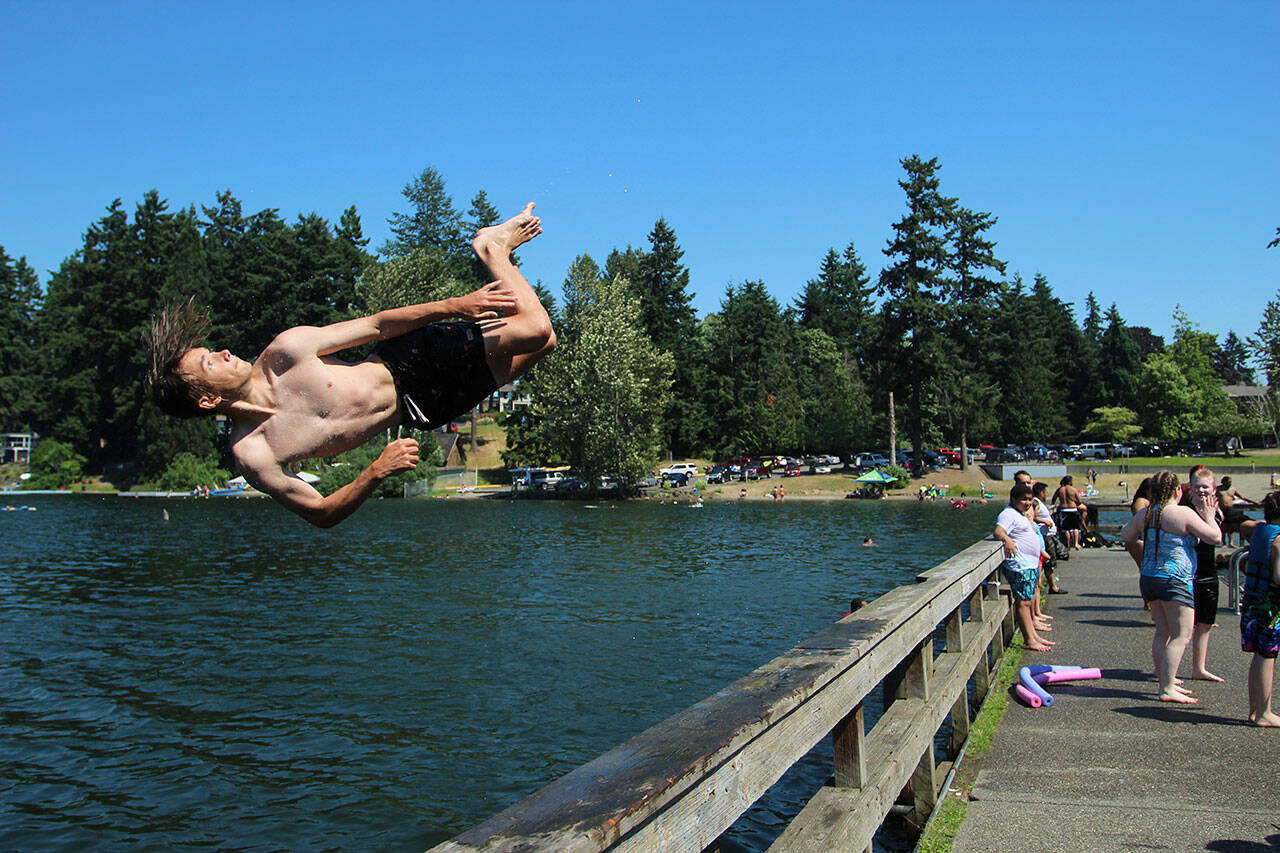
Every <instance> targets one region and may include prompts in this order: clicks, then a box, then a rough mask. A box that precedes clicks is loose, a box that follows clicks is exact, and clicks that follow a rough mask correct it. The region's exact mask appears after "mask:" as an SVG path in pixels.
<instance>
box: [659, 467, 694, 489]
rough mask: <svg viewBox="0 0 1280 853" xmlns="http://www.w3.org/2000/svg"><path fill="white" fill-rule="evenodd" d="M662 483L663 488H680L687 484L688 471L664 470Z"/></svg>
mask: <svg viewBox="0 0 1280 853" xmlns="http://www.w3.org/2000/svg"><path fill="white" fill-rule="evenodd" d="M662 485H663V487H664V488H672V489H675V488H680V487H682V486H687V485H689V472H688V471H664V472H663V473H662Z"/></svg>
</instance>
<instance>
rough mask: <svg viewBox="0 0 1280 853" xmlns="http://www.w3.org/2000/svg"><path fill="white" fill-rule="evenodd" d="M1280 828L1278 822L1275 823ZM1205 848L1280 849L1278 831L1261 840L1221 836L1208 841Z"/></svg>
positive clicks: (1235, 852)
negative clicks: (1244, 839)
mask: <svg viewBox="0 0 1280 853" xmlns="http://www.w3.org/2000/svg"><path fill="white" fill-rule="evenodd" d="M1276 828H1277V829H1280V824H1277V825H1276ZM1204 849H1205V850H1213V851H1221V853H1275V851H1276V850H1280V832H1277V833H1273V834H1272V835H1268V836H1267V837H1266V838H1264V839H1263V840H1262V841H1243V840H1241V839H1238V838H1231V839H1228V838H1223V839H1221V840H1219V841H1210V842H1209V843H1208V844H1206V845H1205V846H1204Z"/></svg>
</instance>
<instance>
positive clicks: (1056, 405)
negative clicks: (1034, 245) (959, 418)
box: [991, 276, 1080, 443]
mask: <svg viewBox="0 0 1280 853" xmlns="http://www.w3.org/2000/svg"><path fill="white" fill-rule="evenodd" d="M1064 315H1066V316H1067V318H1068V322H1066V323H1065V324H1064V322H1063V316H1064ZM1064 325H1065V326H1066V327H1067V328H1068V329H1069V330H1070V331H1072V332H1074V333H1075V334H1076V335H1079V333H1080V332H1079V329H1077V328H1076V325H1075V321H1074V319H1073V318H1071V317H1070V309H1068V308H1067V307H1066V306H1065V305H1064V304H1063V303H1062V302H1061V301H1060V300H1058V299H1056V298H1055V297H1054V296H1053V292H1052V289H1051V288H1050V287H1049V283H1048V281H1047V280H1046V279H1045V278H1044V277H1043V276H1037V277H1036V282H1035V285H1034V286H1033V289H1032V291H1031V292H1030V293H1028V292H1027V291H1026V290H1025V289H1024V287H1023V284H1022V279H1021V277H1020V276H1014V278H1013V280H1012V281H1011V282H1010V284H1009V286H1008V287H1006V288H1005V289H1004V290H1003V292H1002V294H1001V297H1000V303H999V307H998V308H997V310H996V318H995V323H994V329H993V333H992V337H991V352H992V353H993V355H994V358H993V367H994V369H993V372H992V375H993V376H994V378H995V379H996V381H997V383H998V388H999V397H998V399H999V407H998V409H997V415H998V422H999V427H998V429H997V431H998V433H999V436H1000V439H1001V440H1002V441H1015V442H1019V443H1025V442H1028V441H1043V440H1045V437H1046V436H1048V437H1051V438H1059V437H1063V436H1065V435H1066V434H1067V433H1069V432H1073V431H1074V430H1072V428H1071V425H1070V422H1069V421H1068V420H1067V416H1066V412H1065V411H1064V409H1063V405H1062V400H1061V397H1062V391H1061V387H1062V382H1061V379H1060V378H1059V376H1058V375H1057V373H1056V371H1055V366H1054V364H1055V363H1054V362H1053V361H1052V360H1051V359H1050V358H1047V357H1044V356H1043V355H1042V354H1041V350H1044V351H1045V352H1054V350H1053V349H1052V346H1053V343H1054V342H1055V339H1056V338H1058V337H1060V334H1059V335H1055V334H1054V333H1055V330H1059V331H1060V330H1061V329H1062V327H1063V326H1064Z"/></svg>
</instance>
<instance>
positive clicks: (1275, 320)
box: [1249, 291, 1280, 388]
mask: <svg viewBox="0 0 1280 853" xmlns="http://www.w3.org/2000/svg"><path fill="white" fill-rule="evenodd" d="M1249 347H1250V348H1251V349H1252V350H1253V357H1254V359H1255V361H1256V362H1257V364H1258V367H1259V368H1261V370H1262V373H1263V375H1264V376H1266V377H1267V384H1268V385H1269V386H1271V387H1272V388H1277V387H1280V291H1277V293H1276V297H1275V298H1274V299H1272V300H1271V301H1270V302H1268V303H1267V304H1266V306H1265V307H1264V308H1263V309H1262V319H1261V320H1260V321H1259V322H1258V332H1257V334H1256V335H1251V336H1250V337H1249Z"/></svg>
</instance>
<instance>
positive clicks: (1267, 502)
mask: <svg viewBox="0 0 1280 853" xmlns="http://www.w3.org/2000/svg"><path fill="white" fill-rule="evenodd" d="M1262 517H1263V518H1265V519H1266V520H1267V522H1268V523H1276V522H1280V492H1272V493H1271V494H1269V495H1267V496H1266V497H1265V498H1263V499H1262Z"/></svg>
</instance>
